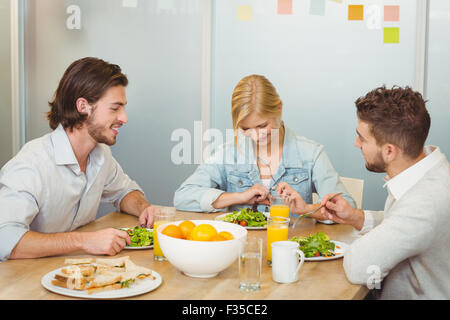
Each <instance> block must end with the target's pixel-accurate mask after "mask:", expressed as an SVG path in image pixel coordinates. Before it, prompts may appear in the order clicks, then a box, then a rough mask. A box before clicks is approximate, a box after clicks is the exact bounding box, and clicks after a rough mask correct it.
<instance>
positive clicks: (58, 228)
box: [0, 57, 159, 261]
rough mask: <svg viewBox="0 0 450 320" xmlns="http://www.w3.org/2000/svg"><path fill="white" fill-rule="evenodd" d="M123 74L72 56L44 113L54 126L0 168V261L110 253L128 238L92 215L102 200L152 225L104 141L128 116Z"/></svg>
mask: <svg viewBox="0 0 450 320" xmlns="http://www.w3.org/2000/svg"><path fill="white" fill-rule="evenodd" d="M127 85H128V79H127V77H126V76H125V75H124V74H123V73H122V71H121V68H120V67H119V66H117V65H114V64H110V63H108V62H105V61H103V60H101V59H97V58H90V57H88V58H83V59H80V60H77V61H75V62H73V63H72V64H71V65H70V66H69V68H68V69H67V70H66V71H65V73H64V75H63V77H62V79H61V81H60V83H59V85H58V88H57V90H56V92H55V95H54V98H53V101H51V102H49V105H50V111H49V112H48V114H47V118H48V120H49V124H50V128H51V129H53V132H51V133H49V134H46V135H44V136H42V137H40V138H37V139H35V140H32V141H29V142H28V143H26V144H25V145H24V146H23V148H22V149H21V150H20V152H19V153H18V154H17V155H16V156H15V157H14V158H12V159H11V160H10V161H9V162H8V163H7V164H6V165H5V166H4V167H3V168H2V169H1V171H0V210H1V211H0V243H1V244H2V245H1V246H0V261H4V260H7V259H26V258H39V257H47V256H55V255H61V254H67V253H70V252H74V251H80V250H81V251H84V252H86V253H88V254H94V255H115V254H117V253H118V252H120V251H121V250H122V249H123V248H124V247H125V245H126V244H127V243H128V244H129V243H130V238H129V236H128V234H127V232H125V231H121V230H117V229H114V228H108V229H104V230H99V231H95V232H77V231H74V230H75V229H77V228H79V227H81V226H83V225H86V224H88V223H90V222H92V221H94V220H95V218H96V214H97V211H98V207H99V204H100V202H109V203H112V204H114V206H115V207H116V208H117V210H118V211H121V212H125V213H128V214H131V215H135V216H137V217H139V223H140V224H141V225H145V226H147V227H151V226H152V225H153V214H154V213H155V212H157V211H159V210H158V209H156V208H155V207H153V206H151V205H150V203H149V202H148V201H147V200H146V198H145V196H144V192H143V191H142V189H141V188H140V187H139V186H138V185H137V183H136V182H135V181H133V180H131V179H130V178H129V177H128V176H127V175H126V174H125V173H124V172H123V170H122V168H121V167H120V165H119V164H118V163H117V162H116V160H115V159H114V158H113V156H112V154H111V150H110V148H109V146H112V145H114V144H115V143H116V138H117V135H118V133H119V128H121V127H122V126H123V125H124V124H126V123H127V122H128V118H127V115H126V112H125V106H126V104H127V100H126V92H125V91H126V90H125V89H126V86H127Z"/></svg>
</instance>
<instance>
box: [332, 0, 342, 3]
mask: <svg viewBox="0 0 450 320" xmlns="http://www.w3.org/2000/svg"><path fill="white" fill-rule="evenodd" d="M331 1H333V2H337V3H342V0H331Z"/></svg>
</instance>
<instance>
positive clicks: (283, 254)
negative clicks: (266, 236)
mask: <svg viewBox="0 0 450 320" xmlns="http://www.w3.org/2000/svg"><path fill="white" fill-rule="evenodd" d="M298 247H299V244H298V243H297V242H294V241H276V242H273V243H272V279H273V281H276V282H280V283H292V282H295V281H297V280H298V271H299V270H300V268H301V267H302V265H303V262H305V255H304V253H303V251H302V250H300V249H299V248H298ZM299 260H300V261H299Z"/></svg>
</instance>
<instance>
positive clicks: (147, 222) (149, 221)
mask: <svg viewBox="0 0 450 320" xmlns="http://www.w3.org/2000/svg"><path fill="white" fill-rule="evenodd" d="M155 213H161V210H160V209H158V208H155V207H154V206H148V207H147V208H145V209H144V211H142V213H141V214H140V216H139V224H140V225H141V227H142V228H151V227H153V221H154V214H155Z"/></svg>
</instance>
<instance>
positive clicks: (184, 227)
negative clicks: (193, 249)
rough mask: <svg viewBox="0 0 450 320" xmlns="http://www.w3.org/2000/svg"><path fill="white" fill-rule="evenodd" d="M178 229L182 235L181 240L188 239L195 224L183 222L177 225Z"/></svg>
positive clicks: (187, 221)
mask: <svg viewBox="0 0 450 320" xmlns="http://www.w3.org/2000/svg"><path fill="white" fill-rule="evenodd" d="M178 227H179V228H180V230H181V233H182V234H183V239H188V238H189V235H190V234H191V232H192V230H193V229H194V228H195V223H193V222H192V221H189V220H186V221H183V222H182V223H180V224H179V225H178Z"/></svg>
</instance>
